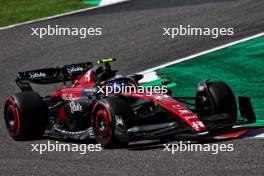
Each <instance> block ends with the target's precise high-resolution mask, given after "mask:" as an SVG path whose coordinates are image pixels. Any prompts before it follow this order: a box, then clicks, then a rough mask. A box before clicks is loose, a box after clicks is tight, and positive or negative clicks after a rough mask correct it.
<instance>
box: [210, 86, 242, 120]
mask: <svg viewBox="0 0 264 176" xmlns="http://www.w3.org/2000/svg"><path fill="white" fill-rule="evenodd" d="M208 89H209V93H210V95H211V99H212V105H211V110H212V111H211V113H212V114H228V115H230V116H231V117H232V118H233V120H234V122H235V121H236V120H237V104H236V98H235V95H234V93H233V91H232V89H231V88H230V87H229V86H228V85H227V84H226V83H224V82H212V83H209V86H208Z"/></svg>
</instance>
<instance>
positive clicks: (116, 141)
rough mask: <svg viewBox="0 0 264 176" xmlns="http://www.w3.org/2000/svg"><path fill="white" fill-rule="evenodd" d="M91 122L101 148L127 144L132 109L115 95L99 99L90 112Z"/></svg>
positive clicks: (118, 146)
mask: <svg viewBox="0 0 264 176" xmlns="http://www.w3.org/2000/svg"><path fill="white" fill-rule="evenodd" d="M92 116H93V117H92V120H93V122H92V124H93V131H94V135H95V140H96V142H97V143H99V144H101V145H102V147H103V148H120V147H124V146H127V144H128V133H127V129H128V128H129V127H130V121H131V120H132V118H133V111H132V109H131V108H130V106H129V105H128V104H127V102H126V101H125V100H123V99H120V98H117V97H108V98H106V99H103V100H100V101H99V102H98V103H97V104H96V105H95V107H94V110H93V113H92Z"/></svg>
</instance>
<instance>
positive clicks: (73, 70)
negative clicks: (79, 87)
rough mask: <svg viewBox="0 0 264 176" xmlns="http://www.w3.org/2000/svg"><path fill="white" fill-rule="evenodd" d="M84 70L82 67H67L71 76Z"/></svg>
mask: <svg viewBox="0 0 264 176" xmlns="http://www.w3.org/2000/svg"><path fill="white" fill-rule="evenodd" d="M83 70H84V69H83V68H82V67H67V71H68V73H69V74H71V73H73V72H77V71H83Z"/></svg>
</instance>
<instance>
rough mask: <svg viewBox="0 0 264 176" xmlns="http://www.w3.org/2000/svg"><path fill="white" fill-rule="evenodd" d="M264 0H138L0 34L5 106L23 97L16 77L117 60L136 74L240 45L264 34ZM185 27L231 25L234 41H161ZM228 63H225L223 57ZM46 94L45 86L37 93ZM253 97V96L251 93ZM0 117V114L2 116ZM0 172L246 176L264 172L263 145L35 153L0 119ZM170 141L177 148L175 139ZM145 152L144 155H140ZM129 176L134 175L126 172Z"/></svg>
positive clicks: (251, 141) (260, 141)
mask: <svg viewBox="0 0 264 176" xmlns="http://www.w3.org/2000/svg"><path fill="white" fill-rule="evenodd" d="M263 8H264V2H262V1H251V0H188V1H186V0H179V1H175V0H166V1H163V0H151V1H149V0H135V1H131V2H127V3H124V4H120V5H116V6H110V7H105V8H102V9H96V10H92V11H88V12H84V13H80V14H76V15H71V16H66V17H61V18H57V19H52V20H49V21H43V22H40V23H34V24H30V25H24V26H20V27H16V28H12V29H8V30H2V31H0V46H1V47H0V53H1V54H0V70H1V72H0V90H1V93H0V104H1V105H2V106H1V114H3V113H2V110H3V103H4V100H5V98H6V97H7V96H8V95H10V94H12V93H14V92H17V91H18V88H17V87H16V85H15V83H14V81H13V80H14V78H15V76H16V73H17V72H18V71H23V70H28V69H34V68H43V67H50V66H57V65H64V64H68V63H73V62H82V61H95V59H98V58H101V57H117V58H118V62H116V63H115V64H114V67H115V68H118V69H119V70H120V72H121V73H123V74H126V73H134V72H138V71H142V70H144V69H147V68H150V67H153V66H157V65H159V64H163V63H165V62H168V61H173V60H175V59H178V58H181V57H184V56H186V55H189V54H193V53H197V52H199V51H203V50H206V49H209V48H212V47H215V46H219V45H221V44H225V43H228V42H231V41H234V40H238V39H241V38H244V37H247V36H251V35H253V34H256V33H259V32H263V30H264V21H263V17H264V11H263ZM48 24H51V25H56V24H58V25H61V26H64V27H88V26H92V27H102V28H103V36H101V37H99V38H98V37H97V38H89V39H85V40H84V39H78V38H76V37H54V38H46V39H43V40H40V39H38V38H32V37H31V35H30V34H31V30H30V28H31V27H42V26H46V25H48ZM178 24H182V25H188V24H191V25H195V26H200V27H222V26H228V27H234V28H235V35H234V36H232V37H223V38H220V39H212V38H210V37H195V36H194V37H189V36H186V37H177V38H175V39H174V40H172V39H166V38H163V37H162V32H163V31H162V28H163V27H170V26H173V25H175V26H177V25H178ZM226 59H228V58H226ZM216 62H217V61H216ZM40 91H41V92H42V93H43V94H47V93H48V92H50V91H48V90H47V89H46V88H40ZM249 96H250V95H249ZM1 116H2V115H1ZM0 125H1V128H0V143H1V149H0V163H1V165H0V174H4V175H13V174H23V175H38V174H42V175H51V174H53V175H56V174H60V175H62V174H64V175H66V174H67V175H69V174H73V175H88V174H90V175H95V174H97V175H98V174H102V175H106V174H110V175H111V174H112V175H154V174H157V175H165V174H166V175H176V174H178V175H183V174H184V175H194V174H197V175H205V174H209V175H216V174H217V175H229V174H230V173H232V174H233V175H245V174H246V175H249V174H257V175H262V174H263V145H264V141H263V139H237V140H228V141H222V142H224V143H233V144H234V149H235V151H234V152H232V153H219V154H218V155H212V154H210V153H203V152H184V153H179V154H177V155H173V156H172V155H171V154H169V153H164V152H162V149H163V146H162V144H159V143H158V144H157V143H155V145H154V144H153V145H146V146H145V145H143V146H142V145H139V146H132V147H130V149H116V150H104V151H102V152H101V153H88V154H86V155H80V154H78V153H72V152H65V153H46V154H44V155H42V156H40V155H39V154H38V153H32V152H30V150H31V146H30V144H31V143H46V142H47V140H41V141H34V142H30V141H26V142H14V141H13V140H12V139H11V138H10V137H9V136H8V134H7V132H6V130H5V127H4V124H3V119H2V118H1V121H0ZM173 143H177V141H174V142H173ZM137 147H140V150H136V149H137ZM129 173H130V174H129Z"/></svg>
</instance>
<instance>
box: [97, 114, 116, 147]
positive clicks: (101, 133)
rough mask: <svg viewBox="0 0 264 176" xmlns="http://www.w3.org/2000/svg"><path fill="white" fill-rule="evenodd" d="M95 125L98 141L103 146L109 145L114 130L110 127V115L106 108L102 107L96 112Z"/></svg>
mask: <svg viewBox="0 0 264 176" xmlns="http://www.w3.org/2000/svg"><path fill="white" fill-rule="evenodd" d="M95 126H96V131H95V133H97V137H96V140H97V142H98V143H100V144H101V145H102V146H107V145H108V144H109V143H110V141H111V138H112V134H113V132H112V129H111V127H110V122H109V115H108V113H107V112H106V110H105V109H100V110H99V111H98V112H97V113H96V117H95Z"/></svg>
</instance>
